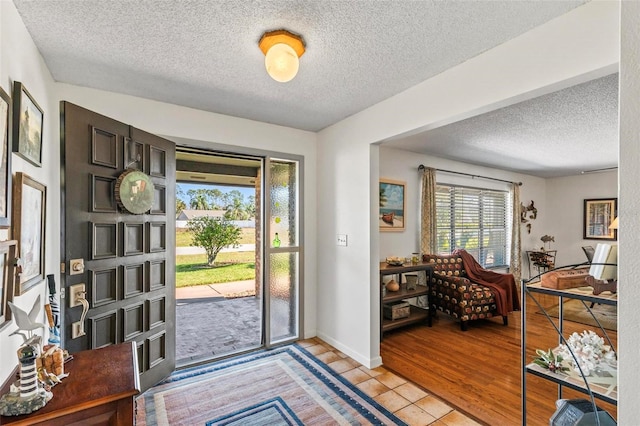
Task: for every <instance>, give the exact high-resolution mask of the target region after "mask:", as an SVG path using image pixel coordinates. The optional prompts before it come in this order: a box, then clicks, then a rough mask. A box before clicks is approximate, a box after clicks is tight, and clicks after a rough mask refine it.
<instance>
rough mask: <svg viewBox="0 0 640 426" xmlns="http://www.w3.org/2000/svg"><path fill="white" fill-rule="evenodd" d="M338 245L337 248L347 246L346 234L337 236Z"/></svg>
mask: <svg viewBox="0 0 640 426" xmlns="http://www.w3.org/2000/svg"><path fill="white" fill-rule="evenodd" d="M338 245H339V246H346V245H347V234H338Z"/></svg>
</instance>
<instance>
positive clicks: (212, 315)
mask: <svg viewBox="0 0 640 426" xmlns="http://www.w3.org/2000/svg"><path fill="white" fill-rule="evenodd" d="M254 285H255V282H254V280H248V281H238V282H231V283H220V284H209V285H201V286H193V287H183V288H177V289H176V361H177V364H178V366H181V365H186V364H190V363H194V362H198V361H203V360H205V359H208V358H212V357H218V356H222V355H225V354H229V353H232V352H237V351H241V350H247V349H251V348H254V347H258V346H260V344H261V336H262V330H261V329H260V327H261V324H262V318H261V315H262V312H261V306H260V302H261V301H260V299H258V298H256V297H255V296H247V297H236V298H227V297H225V296H236V295H239V294H243V293H244V294H246V293H247V292H250V291H253V290H254Z"/></svg>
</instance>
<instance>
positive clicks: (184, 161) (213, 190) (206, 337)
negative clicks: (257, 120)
mask: <svg viewBox="0 0 640 426" xmlns="http://www.w3.org/2000/svg"><path fill="white" fill-rule="evenodd" d="M263 164H264V159H263V158H260V157H249V156H240V155H230V154H222V153H215V152H207V151H202V150H195V149H189V148H178V149H177V151H176V365H177V366H178V367H183V366H186V365H189V364H196V363H201V362H205V361H208V360H211V359H217V358H222V357H226V356H229V355H232V354H236V353H240V352H246V351H250V350H255V349H258V348H261V347H263V346H264V341H265V339H264V314H263V311H264V309H263V307H264V297H263V296H264V294H263V291H262V280H261V271H260V264H261V258H262V249H261V244H260V243H259V242H260V240H261V238H260V235H261V234H262V229H261V220H260V217H261V211H262V208H261V203H262V201H261V199H262V197H261V195H260V194H261V186H262V182H261V176H262V168H263Z"/></svg>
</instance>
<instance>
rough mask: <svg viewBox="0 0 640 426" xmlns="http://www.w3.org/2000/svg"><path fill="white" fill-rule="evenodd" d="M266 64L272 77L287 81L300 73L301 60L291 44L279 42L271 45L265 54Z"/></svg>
mask: <svg viewBox="0 0 640 426" xmlns="http://www.w3.org/2000/svg"><path fill="white" fill-rule="evenodd" d="M264 65H265V67H266V68H267V73H268V74H269V75H270V76H271V78H273V79H274V80H275V81H278V82H280V83H286V82H287V81H290V80H292V79H293V77H295V76H296V74H298V67H299V65H300V61H299V59H298V55H297V53H296V51H295V50H294V49H293V48H292V47H291V46H289V45H287V44H284V43H277V44H274V45H273V46H271V48H270V49H269V51H268V52H267V54H266V55H265V58H264Z"/></svg>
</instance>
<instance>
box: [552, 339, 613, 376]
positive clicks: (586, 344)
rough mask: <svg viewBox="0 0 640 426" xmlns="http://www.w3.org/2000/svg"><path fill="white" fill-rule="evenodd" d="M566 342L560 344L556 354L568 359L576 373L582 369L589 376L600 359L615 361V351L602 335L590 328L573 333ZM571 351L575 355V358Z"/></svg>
mask: <svg viewBox="0 0 640 426" xmlns="http://www.w3.org/2000/svg"><path fill="white" fill-rule="evenodd" d="M566 342H567V344H566V345H560V347H559V349H560V351H559V352H558V354H559V355H561V356H563V357H564V358H566V359H567V360H569V361H570V363H571V366H572V368H573V370H574V371H575V372H577V373H580V370H582V374H584V375H585V376H590V375H591V373H592V372H593V371H595V370H596V369H597V368H598V364H600V363H601V362H602V361H607V362H611V363H613V362H616V355H615V352H613V351H612V350H611V347H610V346H609V345H605V344H604V339H603V338H602V337H600V336H599V335H597V334H596V333H595V332H593V331H591V330H585V331H583V332H582V333H580V334H578V333H573V334H571V336H569V338H568V339H567V340H566ZM571 353H573V355H575V359H574V357H573V356H572V355H571ZM576 360H577V361H578V362H577V363H576Z"/></svg>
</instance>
